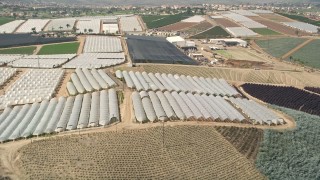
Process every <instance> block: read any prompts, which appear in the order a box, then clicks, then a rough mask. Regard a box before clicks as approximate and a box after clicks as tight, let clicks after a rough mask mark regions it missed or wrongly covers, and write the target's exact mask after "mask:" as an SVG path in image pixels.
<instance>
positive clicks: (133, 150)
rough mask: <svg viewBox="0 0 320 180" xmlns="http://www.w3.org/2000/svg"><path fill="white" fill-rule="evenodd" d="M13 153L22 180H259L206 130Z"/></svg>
mask: <svg viewBox="0 0 320 180" xmlns="http://www.w3.org/2000/svg"><path fill="white" fill-rule="evenodd" d="M163 135H164V136H163ZM163 138H164V141H163ZM163 142H164V144H163ZM163 145H164V147H163ZM19 153H20V157H21V159H20V161H19V162H20V167H21V169H22V176H23V177H25V179H35V178H36V179H50V178H53V179H66V178H71V179H128V178H129V179H145V178H146V179H157V178H159V179H177V178H178V179H179V178H181V179H194V178H199V179H210V178H215V179H255V180H256V179H264V178H265V177H264V176H263V175H261V174H260V173H259V172H258V171H257V170H256V169H255V168H254V166H253V164H251V162H250V161H249V160H248V159H246V158H245V157H244V156H243V155H241V154H240V153H239V152H238V151H237V150H236V149H235V148H234V147H232V145H231V144H230V143H229V142H227V141H226V140H225V139H224V138H223V137H222V136H221V135H220V134H219V133H218V132H217V131H216V130H215V128H214V127H210V126H202V127H200V126H176V127H170V126H165V128H164V131H163V130H162V128H161V127H157V128H149V129H145V130H125V131H122V132H118V133H117V132H104V133H95V134H86V135H74V136H65V137H57V138H52V139H47V140H42V141H38V142H34V143H32V144H29V145H27V146H24V147H23V148H22V149H21V150H20V151H19Z"/></svg>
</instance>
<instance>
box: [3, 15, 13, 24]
mask: <svg viewBox="0 0 320 180" xmlns="http://www.w3.org/2000/svg"><path fill="white" fill-rule="evenodd" d="M13 20H14V19H13V18H9V17H0V25H2V24H6V23H8V22H11V21H13Z"/></svg>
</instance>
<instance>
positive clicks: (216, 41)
mask: <svg viewBox="0 0 320 180" xmlns="http://www.w3.org/2000/svg"><path fill="white" fill-rule="evenodd" d="M209 42H210V43H214V44H222V45H226V46H242V47H247V46H248V43H247V41H245V40H242V39H238V38H231V39H210V40H209Z"/></svg>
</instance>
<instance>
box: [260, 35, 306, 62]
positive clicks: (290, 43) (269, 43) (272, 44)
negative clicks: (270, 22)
mask: <svg viewBox="0 0 320 180" xmlns="http://www.w3.org/2000/svg"><path fill="white" fill-rule="evenodd" d="M305 40H306V39H302V38H277V39H270V40H257V41H256V43H257V44H258V45H259V46H260V47H261V48H262V49H263V50H264V51H266V52H267V53H269V54H271V55H272V56H274V57H277V58H280V57H282V56H283V55H285V54H286V53H287V52H289V51H290V50H291V49H293V48H295V47H296V46H298V45H299V44H301V43H303V42H304V41H305Z"/></svg>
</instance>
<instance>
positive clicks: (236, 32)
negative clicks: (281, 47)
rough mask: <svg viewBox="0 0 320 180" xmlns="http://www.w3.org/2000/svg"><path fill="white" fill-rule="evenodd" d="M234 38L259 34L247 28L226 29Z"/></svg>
mask: <svg viewBox="0 0 320 180" xmlns="http://www.w3.org/2000/svg"><path fill="white" fill-rule="evenodd" d="M226 29H227V31H228V32H230V33H231V34H232V35H233V36H234V37H249V36H257V35H258V34H257V33H255V32H253V31H252V30H250V29H248V28H245V27H228V28H226Z"/></svg>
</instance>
